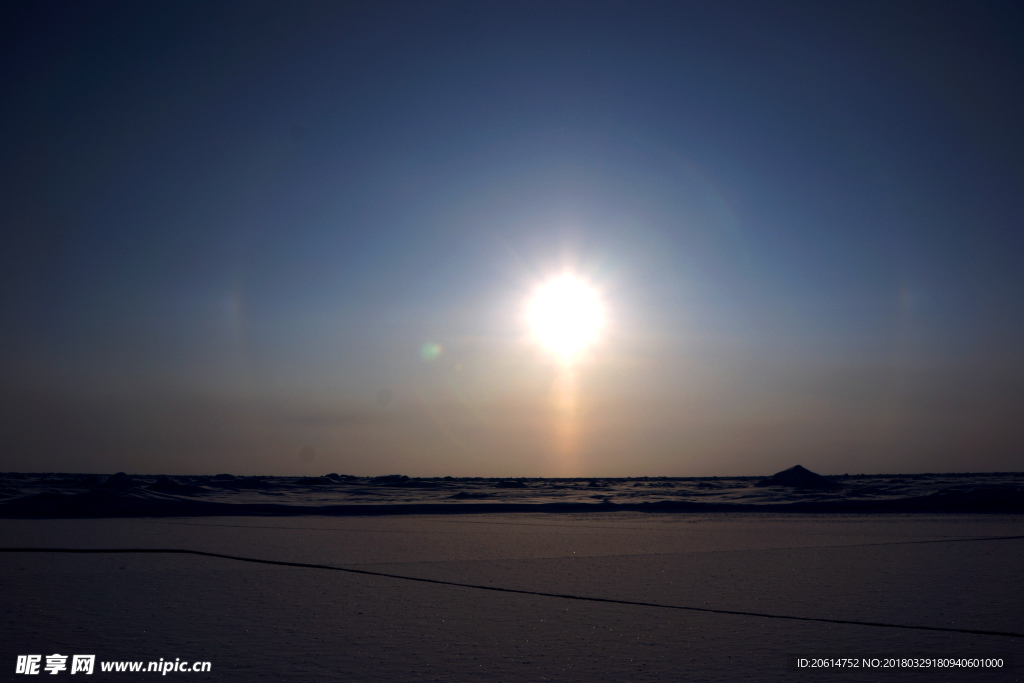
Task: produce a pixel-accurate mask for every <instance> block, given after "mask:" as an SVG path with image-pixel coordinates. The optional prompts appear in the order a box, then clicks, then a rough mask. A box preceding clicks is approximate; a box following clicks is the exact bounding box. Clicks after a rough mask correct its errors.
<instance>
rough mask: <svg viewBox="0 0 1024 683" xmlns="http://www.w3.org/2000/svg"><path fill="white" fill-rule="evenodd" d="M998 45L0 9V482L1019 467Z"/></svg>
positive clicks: (623, 16)
mask: <svg viewBox="0 0 1024 683" xmlns="http://www.w3.org/2000/svg"><path fill="white" fill-rule="evenodd" d="M1022 35H1024V14H1022V6H1021V5H1020V4H1019V3H1010V2H1007V3H984V2H971V3H942V2H934V3H925V4H922V3H919V2H914V3H904V4H901V3H894V2H877V3H871V2H852V3H820V2H806V3H771V2H748V3H736V2H714V3H707V2H702V3H685V2H677V3H640V2H617V3H601V2H593V1H588V2H579V3H570V2H539V3H529V2H508V3H497V2H495V3H491V2H467V3H447V2H402V3H386V2H360V3H341V2H337V3H332V2H328V3H302V2H288V3H283V2H281V3H259V2H252V1H248V0H247V1H246V2H240V3H229V2H214V3H209V2H201V3H190V2H166V3H138V2H124V3H111V2H87V3H85V2H71V3H63V4H55V3H47V2H25V3H8V4H7V5H6V7H5V9H4V10H3V16H2V18H0V38H2V40H0V49H2V50H3V57H2V61H0V69H2V83H3V98H2V102H0V123H2V134H0V170H2V174H3V177H2V183H0V219H2V222H3V223H2V224H3V229H2V231H0V291H2V293H3V297H2V300H0V306H2V320H3V325H2V327H0V373H2V380H0V381H2V386H0V409H2V411H3V419H2V420H0V459H2V462H0V469H4V470H19V471H30V472H38V471H71V472H113V471H117V470H124V471H127V472H130V473H131V472H134V473H140V474H141V473H167V474H213V473H217V472H232V473H236V474H281V475H290V474H321V473H325V472H332V471H334V472H341V473H349V474H356V475H380V474H389V473H403V474H407V475H410V476H444V475H453V476H645V475H647V476H659V475H663V476H710V475H758V474H769V473H771V472H774V471H777V470H780V469H783V468H786V467H789V466H791V465H794V464H797V463H800V464H802V465H804V466H806V467H808V468H810V469H812V470H815V471H819V472H822V473H825V474H842V473H846V472H849V473H851V474H852V473H859V472H867V473H879V472H892V473H899V472H904V473H909V472H947V471H1008V470H1021V469H1024V419H1022V418H1024V354H1022V351H1024V126H1022V125H1021V122H1022V121H1024V41H1022V39H1021V36H1022ZM565 270H571V271H572V272H575V273H577V274H578V275H579V276H580V277H583V278H585V279H586V280H587V281H589V282H591V283H592V284H593V285H594V287H596V288H597V289H598V290H599V291H600V292H601V294H602V296H603V298H604V300H605V302H606V306H607V312H608V317H609V320H608V324H607V326H606V330H605V334H604V335H603V337H602V339H601V341H600V343H599V344H598V345H597V346H595V347H594V348H593V349H591V352H590V353H589V354H588V355H587V358H586V361H585V362H581V363H580V364H579V366H578V367H577V369H576V375H575V380H574V387H575V388H574V391H575V393H574V396H575V401H576V403H575V405H576V408H575V411H576V412H575V417H574V418H573V419H574V422H573V424H572V425H571V429H569V430H568V431H566V429H567V428H566V427H565V425H560V420H562V419H563V418H564V417H565V416H564V415H562V414H561V413H560V412H559V411H560V408H559V406H558V401H557V400H556V398H557V397H556V394H557V393H558V391H559V389H558V387H559V386H560V383H559V373H560V372H563V371H562V370H560V368H559V367H558V363H557V362H556V361H555V359H553V358H552V357H551V354H549V353H546V352H545V351H544V350H543V349H540V348H538V347H537V346H536V345H535V344H534V343H532V341H531V338H530V335H529V331H528V330H527V329H525V324H524V320H523V305H524V301H525V300H526V298H527V297H528V295H529V293H530V292H531V290H532V289H533V288H534V287H536V286H537V284H538V283H540V282H542V281H544V280H545V279H547V278H550V277H552V276H554V275H557V274H559V273H561V272H563V271H565ZM567 434H568V436H567ZM304 446H311V447H312V451H310V450H309V449H306V450H305V451H304V452H303V447H304ZM311 452H312V453H315V457H314V458H313V459H312V460H311V459H310V458H309V455H310V453H311ZM300 453H304V455H305V457H300Z"/></svg>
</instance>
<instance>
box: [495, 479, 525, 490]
mask: <svg viewBox="0 0 1024 683" xmlns="http://www.w3.org/2000/svg"><path fill="white" fill-rule="evenodd" d="M494 488H496V489H525V488H526V482H523V481H515V480H512V481H499V482H498V483H497V484H495V485H494Z"/></svg>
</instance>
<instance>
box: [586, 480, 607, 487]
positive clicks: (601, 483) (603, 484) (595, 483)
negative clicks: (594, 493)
mask: <svg viewBox="0 0 1024 683" xmlns="http://www.w3.org/2000/svg"><path fill="white" fill-rule="evenodd" d="M587 486H589V487H590V488H592V489H606V488H608V482H606V481H597V480H596V479H595V480H592V481H591V482H590V483H589V484H587Z"/></svg>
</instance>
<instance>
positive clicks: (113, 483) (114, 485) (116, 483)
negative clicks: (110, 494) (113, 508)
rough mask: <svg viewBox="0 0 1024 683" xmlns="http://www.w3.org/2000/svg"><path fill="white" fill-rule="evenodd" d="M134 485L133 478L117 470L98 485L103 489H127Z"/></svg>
mask: <svg viewBox="0 0 1024 683" xmlns="http://www.w3.org/2000/svg"><path fill="white" fill-rule="evenodd" d="M135 485H136V482H135V480H133V479H132V478H131V477H129V476H128V475H127V474H125V473H124V472H118V473H117V474H112V475H110V476H109V477H107V480H106V481H105V482H103V483H102V484H100V487H101V488H105V489H127V488H131V487H133V486H135Z"/></svg>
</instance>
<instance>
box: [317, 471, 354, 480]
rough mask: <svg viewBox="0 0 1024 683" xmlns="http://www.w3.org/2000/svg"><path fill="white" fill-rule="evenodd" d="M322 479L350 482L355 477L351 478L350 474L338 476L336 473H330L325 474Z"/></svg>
mask: <svg viewBox="0 0 1024 683" xmlns="http://www.w3.org/2000/svg"><path fill="white" fill-rule="evenodd" d="M324 478H325V479H330V480H331V481H352V480H353V479H355V478H356V477H353V476H352V475H351V474H338V473H337V472H331V473H330V474H325V475H324Z"/></svg>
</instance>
